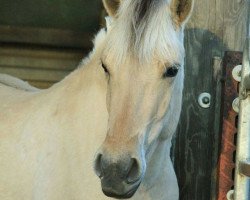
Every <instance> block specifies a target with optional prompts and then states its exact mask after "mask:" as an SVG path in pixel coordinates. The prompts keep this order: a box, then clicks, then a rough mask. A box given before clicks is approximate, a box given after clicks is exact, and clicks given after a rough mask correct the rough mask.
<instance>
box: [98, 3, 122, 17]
mask: <svg viewBox="0 0 250 200" xmlns="http://www.w3.org/2000/svg"><path fill="white" fill-rule="evenodd" d="M102 2H103V5H104V7H105V9H106V11H107V13H108V14H109V16H111V17H116V14H117V11H118V9H119V6H120V0H102Z"/></svg>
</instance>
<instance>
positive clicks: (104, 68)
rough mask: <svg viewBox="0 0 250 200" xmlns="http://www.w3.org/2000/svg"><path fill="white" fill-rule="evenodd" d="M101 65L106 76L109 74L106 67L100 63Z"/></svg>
mask: <svg viewBox="0 0 250 200" xmlns="http://www.w3.org/2000/svg"><path fill="white" fill-rule="evenodd" d="M101 63H102V68H103V70H104V71H105V73H106V74H109V70H108V69H107V67H106V65H105V64H104V63H103V62H102V61H101Z"/></svg>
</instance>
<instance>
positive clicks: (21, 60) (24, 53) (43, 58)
mask: <svg viewBox="0 0 250 200" xmlns="http://www.w3.org/2000/svg"><path fill="white" fill-rule="evenodd" d="M84 55H85V53H84V51H82V50H71V51H66V50H60V49H56V50H53V49H44V48H43V49H39V48H36V49H34V48H33V49H30V48H25V47H0V65H2V66H10V67H11V66H16V67H18V66H21V67H26V68H40V69H41V68H43V69H58V70H73V69H75V68H76V67H77V66H78V64H79V62H80V61H81V60H82V58H83V57H84Z"/></svg>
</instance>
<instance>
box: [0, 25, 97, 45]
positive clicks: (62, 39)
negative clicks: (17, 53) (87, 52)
mask: <svg viewBox="0 0 250 200" xmlns="http://www.w3.org/2000/svg"><path fill="white" fill-rule="evenodd" d="M92 38H93V34H92V33H86V32H81V31H72V30H61V29H52V28H50V29H48V28H41V27H40V28H34V27H15V26H6V25H0V42H5V43H21V44H33V45H34V44H36V45H46V46H56V47H78V48H85V49H89V48H91V47H92V43H91V40H92Z"/></svg>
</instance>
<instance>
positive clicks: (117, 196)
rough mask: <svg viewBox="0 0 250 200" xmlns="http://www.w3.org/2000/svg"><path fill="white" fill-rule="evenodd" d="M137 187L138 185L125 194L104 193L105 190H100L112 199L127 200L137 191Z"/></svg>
mask: <svg viewBox="0 0 250 200" xmlns="http://www.w3.org/2000/svg"><path fill="white" fill-rule="evenodd" d="M139 186H140V184H138V185H137V186H136V187H134V188H133V189H131V190H129V191H128V192H126V193H125V194H117V193H116V192H114V191H105V190H102V191H103V193H104V194H105V195H106V196H108V197H112V198H116V199H129V198H131V197H133V196H134V194H135V192H136V191H137V189H138V187H139Z"/></svg>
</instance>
